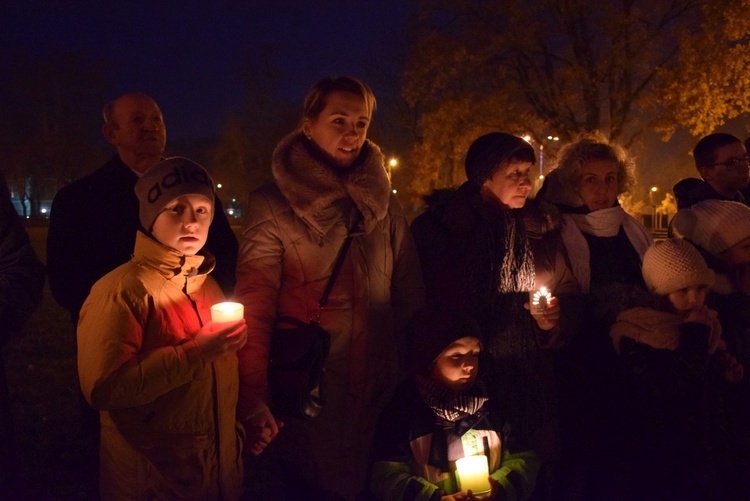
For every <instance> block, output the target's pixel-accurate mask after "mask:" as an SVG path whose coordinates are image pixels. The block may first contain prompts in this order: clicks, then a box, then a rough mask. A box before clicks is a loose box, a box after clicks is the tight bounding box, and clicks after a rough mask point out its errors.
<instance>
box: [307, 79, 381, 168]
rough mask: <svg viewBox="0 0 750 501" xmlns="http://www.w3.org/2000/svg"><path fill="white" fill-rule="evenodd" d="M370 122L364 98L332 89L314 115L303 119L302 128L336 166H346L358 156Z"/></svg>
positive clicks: (349, 165)
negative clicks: (318, 112)
mask: <svg viewBox="0 0 750 501" xmlns="http://www.w3.org/2000/svg"><path fill="white" fill-rule="evenodd" d="M369 126H370V114H369V113H368V110H367V105H366V104H365V100H364V99H363V98H362V97H361V96H358V95H357V94H353V93H351V92H341V91H335V92H331V94H329V96H328V98H327V100H326V106H325V108H323V111H321V112H320V114H319V115H318V116H317V117H315V118H311V119H306V120H305V122H304V124H303V125H302V132H304V134H305V135H306V136H307V137H309V138H310V139H311V140H312V141H313V142H314V143H315V144H316V145H317V146H318V147H319V148H320V149H321V150H322V151H323V153H324V154H325V155H326V156H327V157H328V159H329V160H330V161H331V162H333V164H334V165H335V166H336V167H339V168H348V167H351V165H352V164H353V163H354V161H355V160H356V159H357V156H358V155H359V152H360V151H361V149H362V145H363V144H364V142H365V139H366V138H367V128H368V127H369Z"/></svg>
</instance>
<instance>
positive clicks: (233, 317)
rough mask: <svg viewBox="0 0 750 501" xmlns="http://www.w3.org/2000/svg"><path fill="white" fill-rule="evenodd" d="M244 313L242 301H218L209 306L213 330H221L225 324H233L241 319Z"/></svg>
mask: <svg viewBox="0 0 750 501" xmlns="http://www.w3.org/2000/svg"><path fill="white" fill-rule="evenodd" d="M244 315H245V307H244V306H242V303H230V302H226V303H218V304H215V305H213V306H212V307H211V321H212V322H213V324H214V329H213V330H221V329H222V328H224V327H226V326H227V324H233V323H236V322H238V321H239V320H242V317H243V316H244Z"/></svg>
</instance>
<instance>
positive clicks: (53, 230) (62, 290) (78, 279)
mask: <svg viewBox="0 0 750 501" xmlns="http://www.w3.org/2000/svg"><path fill="white" fill-rule="evenodd" d="M136 181H138V176H137V175H136V174H135V172H133V171H132V170H131V169H130V168H128V166H126V165H125V164H124V163H122V161H121V160H120V157H119V155H115V156H114V158H112V160H110V161H109V162H107V163H106V164H104V166H102V167H100V168H99V169H97V170H95V171H94V172H93V173H91V174H89V175H88V176H86V177H83V178H81V179H78V180H77V181H74V182H73V183H71V184H69V185H68V186H65V187H64V188H62V189H60V191H58V192H57V194H56V195H55V199H54V201H53V202H52V209H51V212H50V226H49V234H48V236H47V273H48V276H49V284H50V288H51V290H52V294H53V295H54V297H55V300H56V301H57V302H58V303H59V304H60V305H61V306H62V307H63V308H65V309H66V310H68V311H69V312H70V315H71V318H72V319H73V322H74V323H76V322H77V320H78V312H79V311H80V309H81V306H82V305H83V302H84V301H85V300H86V297H87V296H88V295H89V290H90V289H91V286H92V285H94V283H95V282H96V281H97V280H99V279H100V278H101V277H103V276H104V275H106V274H107V273H108V272H110V271H112V270H113V269H115V268H116V267H118V266H120V265H121V264H124V263H126V262H128V261H129V260H130V256H131V253H132V252H133V246H134V245H135V234H136V233H137V231H138V230H139V229H141V224H140V220H139V218H138V198H137V197H136V195H135V191H133V188H134V186H135V183H136ZM205 248H206V250H208V251H209V252H211V253H212V254H213V255H214V256H215V257H216V270H215V271H214V273H213V277H214V279H215V280H216V281H217V282H218V283H219V285H220V286H221V287H222V289H223V290H224V292H225V293H226V294H231V293H232V291H233V288H234V269H235V263H236V261H237V237H235V235H234V233H233V232H232V229H231V228H230V227H229V221H228V220H227V217H226V215H225V214H224V209H223V207H222V205H221V201H220V200H219V199H218V197H217V198H216V200H215V204H214V218H213V221H212V222H211V228H210V230H209V232H208V241H207V242H206V246H205Z"/></svg>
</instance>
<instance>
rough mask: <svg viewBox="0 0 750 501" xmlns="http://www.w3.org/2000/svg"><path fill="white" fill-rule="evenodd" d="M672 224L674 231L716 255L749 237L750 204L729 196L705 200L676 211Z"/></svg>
mask: <svg viewBox="0 0 750 501" xmlns="http://www.w3.org/2000/svg"><path fill="white" fill-rule="evenodd" d="M672 228H673V230H674V232H675V233H676V234H677V235H679V236H681V237H683V238H687V239H688V240H690V241H691V242H693V243H694V244H695V245H697V246H699V247H701V248H702V249H704V250H706V251H708V252H709V253H710V254H712V255H714V256H719V255H720V254H721V253H722V252H724V251H725V250H727V249H729V248H730V247H734V246H735V245H737V244H738V243H740V242H742V241H743V240H745V239H746V238H748V237H750V207H748V206H746V205H745V204H742V203H739V202H730V201H728V200H704V201H702V202H698V203H697V204H695V205H693V206H692V207H690V208H688V209H682V210H680V211H678V212H677V215H676V216H675V217H674V219H673V220H672Z"/></svg>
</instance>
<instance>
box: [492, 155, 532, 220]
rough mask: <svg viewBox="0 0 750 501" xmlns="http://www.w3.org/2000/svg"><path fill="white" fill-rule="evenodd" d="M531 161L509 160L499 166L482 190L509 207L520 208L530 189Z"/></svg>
mask: <svg viewBox="0 0 750 501" xmlns="http://www.w3.org/2000/svg"><path fill="white" fill-rule="evenodd" d="M530 170H531V162H511V163H508V164H506V165H502V166H500V168H499V169H497V170H496V171H495V173H494V174H492V177H490V178H489V179H488V180H487V181H485V182H484V185H483V186H482V187H483V188H484V190H483V191H484V192H486V193H489V194H491V195H492V196H493V197H494V199H495V200H496V201H498V202H500V203H502V204H503V205H505V206H507V207H510V208H511V209H520V208H521V207H523V206H524V204H525V203H526V197H528V196H529V192H530V191H531V180H530V179H529V171H530Z"/></svg>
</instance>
